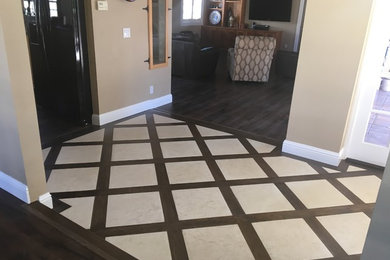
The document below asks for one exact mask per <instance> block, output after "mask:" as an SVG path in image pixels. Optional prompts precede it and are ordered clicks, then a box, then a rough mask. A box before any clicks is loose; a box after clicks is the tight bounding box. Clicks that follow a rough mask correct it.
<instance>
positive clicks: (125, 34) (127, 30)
mask: <svg viewBox="0 0 390 260" xmlns="http://www.w3.org/2000/svg"><path fill="white" fill-rule="evenodd" d="M130 37H131V30H130V28H123V38H124V39H127V38H130Z"/></svg>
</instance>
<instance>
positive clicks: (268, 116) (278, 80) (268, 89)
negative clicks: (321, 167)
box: [158, 52, 294, 142]
mask: <svg viewBox="0 0 390 260" xmlns="http://www.w3.org/2000/svg"><path fill="white" fill-rule="evenodd" d="M293 85H294V80H293V79H289V78H285V77H281V76H278V75H277V74H276V73H275V72H273V73H272V74H271V77H270V81H269V82H268V83H253V82H232V81H231V80H230V79H229V77H228V74H227V69H226V55H225V53H224V52H222V53H221V55H220V59H219V63H218V66H217V70H216V74H215V76H214V77H212V78H209V79H203V80H202V79H201V80H191V79H183V78H178V77H172V95H173V102H172V104H168V105H165V106H162V107H159V108H158V109H159V110H161V111H164V112H169V113H171V114H173V115H181V116H185V117H187V118H191V119H196V120H200V121H205V122H208V123H214V124H218V125H223V126H226V127H230V128H234V129H238V130H241V131H244V132H248V133H251V134H256V135H259V136H262V137H267V138H271V139H274V140H276V141H278V142H282V141H283V140H284V139H285V137H286V132H287V124H288V117H289V112H290V105H291V97H292V91H293Z"/></svg>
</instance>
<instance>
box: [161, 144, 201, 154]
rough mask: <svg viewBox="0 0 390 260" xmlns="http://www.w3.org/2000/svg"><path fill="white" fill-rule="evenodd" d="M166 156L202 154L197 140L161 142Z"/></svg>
mask: <svg viewBox="0 0 390 260" xmlns="http://www.w3.org/2000/svg"><path fill="white" fill-rule="evenodd" d="M160 145H161V149H162V153H163V156H164V158H176V157H190V156H202V153H201V152H200V150H199V148H198V145H197V144H196V142H195V141H178V142H162V143H160Z"/></svg>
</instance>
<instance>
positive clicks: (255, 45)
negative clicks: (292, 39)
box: [234, 35, 276, 50]
mask: <svg viewBox="0 0 390 260" xmlns="http://www.w3.org/2000/svg"><path fill="white" fill-rule="evenodd" d="M275 46H276V39H275V38H273V37H266V36H245V35H239V36H237V37H236V42H235V45H234V48H235V49H254V50H256V49H259V50H263V49H268V50H273V49H274V48H275Z"/></svg>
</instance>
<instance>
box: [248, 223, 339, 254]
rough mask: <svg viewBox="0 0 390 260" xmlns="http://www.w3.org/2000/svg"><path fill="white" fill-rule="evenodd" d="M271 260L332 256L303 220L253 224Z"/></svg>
mask: <svg viewBox="0 0 390 260" xmlns="http://www.w3.org/2000/svg"><path fill="white" fill-rule="evenodd" d="M253 226H254V228H255V230H256V232H257V234H258V235H259V237H260V239H261V241H262V242H263V244H264V246H265V248H266V249H267V251H268V253H269V255H270V256H271V258H272V259H276V260H278V259H286V260H288V259H319V258H328V257H332V256H333V255H332V254H331V253H330V252H329V250H328V249H327V248H326V247H325V245H324V244H323V243H322V242H321V240H320V239H319V238H318V237H317V235H316V234H315V233H314V232H313V230H311V228H310V227H309V225H307V224H306V222H305V221H304V220H303V219H287V220H274V221H264V222H257V223H253Z"/></svg>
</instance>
